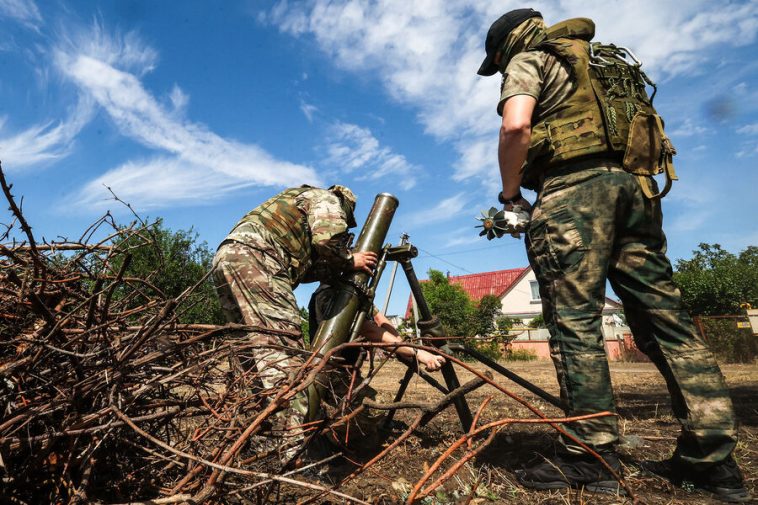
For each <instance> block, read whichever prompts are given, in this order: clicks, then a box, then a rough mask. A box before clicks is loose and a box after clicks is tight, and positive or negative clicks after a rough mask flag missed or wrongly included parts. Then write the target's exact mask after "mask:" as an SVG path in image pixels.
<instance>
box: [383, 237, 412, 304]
mask: <svg viewBox="0 0 758 505" xmlns="http://www.w3.org/2000/svg"><path fill="white" fill-rule="evenodd" d="M408 238H409V237H408V234H407V233H405V232H403V234H402V235H400V245H405V244H407V243H408ZM395 273H397V261H396V262H395V264H394V265H392V273H391V274H390V284H389V286H387V295H386V296H385V297H384V307H383V308H382V314H384V315H385V316H386V315H387V307H388V306H389V304H390V295H391V294H392V286H394V284H395Z"/></svg>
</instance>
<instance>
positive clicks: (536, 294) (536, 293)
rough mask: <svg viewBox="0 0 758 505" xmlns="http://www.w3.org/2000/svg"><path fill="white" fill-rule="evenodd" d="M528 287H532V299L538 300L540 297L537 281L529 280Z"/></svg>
mask: <svg viewBox="0 0 758 505" xmlns="http://www.w3.org/2000/svg"><path fill="white" fill-rule="evenodd" d="M529 287H530V288H532V301H533V302H538V301H540V300H541V298H540V285H539V283H538V282H537V281H529Z"/></svg>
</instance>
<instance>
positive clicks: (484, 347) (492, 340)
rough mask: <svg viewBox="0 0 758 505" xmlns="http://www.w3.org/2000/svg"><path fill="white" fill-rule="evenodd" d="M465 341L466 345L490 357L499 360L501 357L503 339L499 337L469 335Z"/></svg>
mask: <svg viewBox="0 0 758 505" xmlns="http://www.w3.org/2000/svg"><path fill="white" fill-rule="evenodd" d="M465 342H466V345H467V346H468V347H471V348H472V349H476V350H477V351H479V352H480V353H482V354H484V355H485V356H487V357H488V358H490V359H494V360H499V359H500V358H502V357H503V351H502V344H503V339H502V338H500V337H488V338H479V337H471V338H467V339H466V341H465Z"/></svg>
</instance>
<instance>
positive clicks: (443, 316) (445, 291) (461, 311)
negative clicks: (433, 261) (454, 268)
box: [421, 269, 476, 337]
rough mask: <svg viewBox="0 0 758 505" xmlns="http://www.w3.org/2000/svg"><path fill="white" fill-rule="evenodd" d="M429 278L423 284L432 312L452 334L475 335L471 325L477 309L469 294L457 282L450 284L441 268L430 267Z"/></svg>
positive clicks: (448, 332)
mask: <svg viewBox="0 0 758 505" xmlns="http://www.w3.org/2000/svg"><path fill="white" fill-rule="evenodd" d="M428 274H429V280H428V281H427V282H424V283H422V284H421V290H422V291H423V293H424V298H426V302H427V303H428V304H429V309H430V310H431V311H432V314H434V315H436V316H437V317H439V318H440V321H441V322H442V325H443V326H444V327H445V331H447V334H448V335H450V336H455V337H469V336H473V335H474V329H473V327H472V325H471V321H472V318H473V316H474V314H475V311H476V309H475V308H474V304H473V302H472V301H471V299H470V298H469V296H468V294H466V292H465V291H464V290H463V288H462V287H460V286H459V285H457V284H450V282H449V281H448V278H447V277H446V276H445V274H443V273H442V272H440V271H439V270H433V269H430V270H429V272H428Z"/></svg>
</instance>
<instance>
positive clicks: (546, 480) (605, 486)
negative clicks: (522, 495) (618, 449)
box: [516, 452, 624, 494]
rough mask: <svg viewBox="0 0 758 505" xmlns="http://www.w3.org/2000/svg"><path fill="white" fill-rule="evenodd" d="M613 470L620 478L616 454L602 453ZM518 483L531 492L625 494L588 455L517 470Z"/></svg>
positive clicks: (560, 456)
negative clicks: (581, 490) (579, 490)
mask: <svg viewBox="0 0 758 505" xmlns="http://www.w3.org/2000/svg"><path fill="white" fill-rule="evenodd" d="M601 456H602V457H603V459H604V460H605V461H606V462H607V463H608V464H609V465H610V467H611V468H613V470H614V471H615V472H616V473H618V474H619V475H621V463H620V462H619V459H618V455H616V453H615V452H603V453H601ZM516 478H517V479H518V480H519V482H520V483H521V484H522V485H523V486H525V487H528V488H532V489H561V488H567V487H573V488H584V489H585V490H587V491H591V492H593V493H611V494H617V493H618V494H624V490H623V489H622V488H621V486H620V484H619V482H618V481H617V480H616V479H615V478H614V477H613V475H612V474H611V473H610V472H609V471H608V469H607V468H605V466H604V465H603V464H602V463H601V462H600V461H598V460H597V458H595V457H594V456H591V455H589V454H581V455H578V454H566V453H559V454H558V455H557V456H556V457H555V458H553V459H552V460H545V461H543V462H541V463H538V464H536V465H534V466H531V467H529V468H527V469H525V470H517V471H516Z"/></svg>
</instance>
